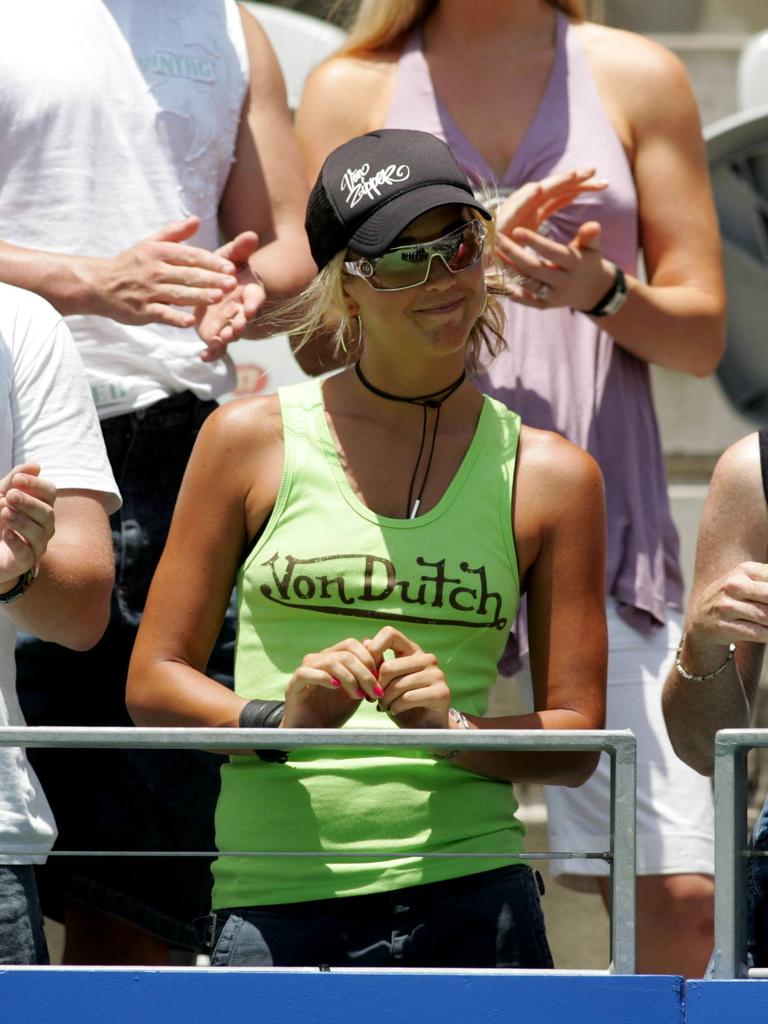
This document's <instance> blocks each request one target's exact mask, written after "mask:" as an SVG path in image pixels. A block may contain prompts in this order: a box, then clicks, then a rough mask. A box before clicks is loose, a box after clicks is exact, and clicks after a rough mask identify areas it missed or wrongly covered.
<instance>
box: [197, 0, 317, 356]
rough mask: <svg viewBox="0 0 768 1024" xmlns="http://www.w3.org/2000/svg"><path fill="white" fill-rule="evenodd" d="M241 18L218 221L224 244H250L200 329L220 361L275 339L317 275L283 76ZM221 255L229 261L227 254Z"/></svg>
mask: <svg viewBox="0 0 768 1024" xmlns="http://www.w3.org/2000/svg"><path fill="white" fill-rule="evenodd" d="M240 13H241V20H242V24H243V31H244V33H245V41H246V46H247V48H248V60H249V65H250V69H251V80H250V85H249V88H248V95H247V98H246V101H245V106H244V108H243V111H242V114H241V117H240V127H239V129H238V135H237V145H236V149H235V162H234V164H233V165H232V170H231V172H230V175H229V179H228V181H227V186H226V189H225V190H224V195H223V196H222V200H221V206H220V209H219V222H220V224H221V229H222V232H223V234H224V236H225V237H226V238H229V239H232V238H236V237H238V236H241V235H242V233H243V232H248V233H250V235H251V236H252V237H253V238H254V240H255V242H256V244H255V245H254V246H253V247H252V251H251V252H250V253H248V254H247V255H245V256H244V257H243V256H239V257H236V258H235V263H236V265H237V266H238V278H239V287H238V289H237V290H236V291H235V292H233V293H231V294H230V295H227V296H226V297H225V299H224V300H223V302H222V303H221V304H220V305H219V306H217V307H214V308H212V309H210V310H209V311H208V315H207V316H206V318H205V319H204V320H203V321H202V323H201V324H200V325H199V327H198V330H199V331H200V334H201V336H202V337H203V340H205V341H206V343H207V344H209V346H212V350H213V351H214V353H216V352H218V353H219V354H220V353H221V352H222V351H223V350H224V348H225V347H226V345H227V344H228V343H229V342H231V341H233V340H235V339H236V338H239V337H249V338H261V337H267V336H269V335H270V334H276V333H278V331H279V330H280V323H279V321H277V320H276V319H275V317H274V315H273V314H274V311H275V309H277V308H278V307H279V306H280V304H281V302H283V301H284V300H285V299H287V298H290V297H292V296H293V295H295V294H297V293H298V292H300V291H301V290H302V288H304V287H305V286H306V285H307V284H308V283H309V281H310V280H311V279H312V277H313V276H314V274H315V273H316V267H315V264H314V262H313V260H312V257H311V255H310V252H309V246H308V244H307V240H306V234H305V232H304V211H305V207H306V202H307V196H308V193H309V187H308V183H307V179H306V174H305V171H304V167H303V164H302V161H301V155H300V153H299V149H298V146H297V144H296V140H295V137H294V133H293V126H292V124H291V116H290V112H289V110H288V104H287V101H286V96H285V85H284V83H283V77H282V74H281V72H280V68H279V66H278V64H277V60H276V58H275V55H274V53H273V51H272V47H271V46H270V44H269V40H268V39H267V37H266V35H265V34H264V31H263V30H262V29H261V27H260V26H259V24H258V23H257V21H256V20H255V18H254V17H253V16H252V15H251V14H249V13H248V12H247V11H246V10H245V9H244V8H242V7H241V8H240ZM254 233H255V234H254ZM222 252H223V254H225V255H227V254H228V250H227V248H226V247H224V249H223V250H222Z"/></svg>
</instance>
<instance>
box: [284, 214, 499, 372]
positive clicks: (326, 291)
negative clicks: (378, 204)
mask: <svg viewBox="0 0 768 1024" xmlns="http://www.w3.org/2000/svg"><path fill="white" fill-rule="evenodd" d="M469 212H470V213H471V214H472V216H473V217H477V218H478V219H480V214H479V213H477V212H476V211H474V210H470V211H469ZM483 224H484V225H485V228H486V232H487V235H486V242H485V250H484V253H485V254H484V260H485V263H486V270H487V272H486V280H485V287H486V303H485V307H484V308H483V311H482V313H481V314H480V316H479V317H478V318H477V320H476V321H475V323H474V324H473V326H472V330H471V331H470V333H469V340H468V342H467V369H468V370H469V371H470V372H472V373H476V372H478V371H479V370H480V369H481V368H482V367H483V366H484V365H486V364H487V362H488V358H487V357H490V358H492V357H493V356H496V355H498V353H499V352H500V351H501V350H502V349H503V348H504V346H505V345H506V341H505V339H504V309H503V306H502V303H501V297H502V296H503V295H506V294H507V288H506V286H505V284H504V274H503V271H502V269H501V266H500V264H499V262H498V257H497V256H496V230H495V227H494V224H493V221H490V222H486V221H485V219H483ZM346 258H347V254H346V251H342V252H338V253H336V255H335V256H334V257H333V259H332V260H330V261H329V262H328V263H327V264H326V265H325V266H324V267H323V269H322V270H321V271H320V273H319V274H318V275H317V277H315V279H314V280H313V281H312V282H311V283H310V284H309V285H308V287H307V288H305V289H304V291H303V292H302V293H301V294H300V295H298V296H296V298H294V299H292V300H290V301H289V302H288V303H286V304H285V305H283V306H281V307H280V309H279V310H278V313H277V315H278V317H279V321H280V324H281V329H282V330H283V331H285V330H287V331H288V333H289V334H290V335H291V336H292V346H293V350H294V352H296V351H298V350H299V349H300V348H302V347H303V346H304V345H306V344H307V343H308V342H309V341H311V340H312V339H313V338H315V337H316V336H318V335H322V336H324V337H326V338H328V337H329V336H330V339H331V340H332V344H333V349H334V354H335V356H336V359H337V360H338V362H339V363H342V364H344V365H347V366H350V365H352V363H355V362H357V360H358V359H359V358H360V353H361V351H362V347H363V345H364V337H363V330H362V324H361V322H360V319H359V317H350V316H348V314H347V306H346V302H345V297H344V281H345V278H346V271H345V270H344V260H345V259H346ZM488 271H490V272H488Z"/></svg>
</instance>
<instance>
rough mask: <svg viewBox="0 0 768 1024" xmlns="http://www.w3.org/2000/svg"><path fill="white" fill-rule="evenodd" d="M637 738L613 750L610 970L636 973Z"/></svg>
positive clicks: (619, 742)
mask: <svg viewBox="0 0 768 1024" xmlns="http://www.w3.org/2000/svg"><path fill="white" fill-rule="evenodd" d="M635 755H636V751H635V740H634V737H631V738H627V739H623V740H616V741H615V746H614V749H613V750H612V751H611V755H610V756H611V762H612V770H611V854H612V858H611V971H612V973H613V974H634V973H635V964H636V936H635V928H636V909H635V858H636V843H635V786H636V775H637V768H636V756H635Z"/></svg>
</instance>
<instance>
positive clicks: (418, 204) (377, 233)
mask: <svg viewBox="0 0 768 1024" xmlns="http://www.w3.org/2000/svg"><path fill="white" fill-rule="evenodd" d="M439 206H466V207H469V208H470V209H472V210H477V211H478V212H479V213H480V214H482V216H483V217H485V219H486V220H491V217H492V215H491V214H490V213H489V212H488V210H486V208H485V207H484V206H483V205H482V203H479V202H478V201H477V200H476V199H475V197H474V196H473V195H472V193H471V192H467V191H466V189H463V188H459V187H458V186H457V185H425V186H423V187H422V188H415V189H412V190H411V191H410V192H404V193H401V194H400V195H398V196H396V197H395V198H394V199H391V200H390V201H389V202H388V203H384V205H383V206H380V207H379V209H378V210H376V212H375V213H373V214H372V215H371V216H370V217H368V218H367V219H366V220H365V221H364V222H363V223H362V224H361V225H360V227H359V228H358V229H357V230H356V231H355V233H354V234H353V235H352V236H351V238H350V239H349V242H348V243H347V247H348V248H349V249H353V250H354V251H355V252H356V253H359V254H360V255H361V256H380V255H381V254H382V253H383V252H384V251H385V250H386V249H388V248H389V246H390V245H391V244H392V243H393V242H394V240H395V239H396V238H397V236H398V235H399V234H400V233H401V232H402V231H403V230H404V229H405V228H406V227H407V226H408V225H409V224H410V223H411V221H414V220H416V218H417V217H420V216H421V215H422V213H426V212H427V211H428V210H434V209H435V208H436V207H439Z"/></svg>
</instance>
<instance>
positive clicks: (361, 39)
mask: <svg viewBox="0 0 768 1024" xmlns="http://www.w3.org/2000/svg"><path fill="white" fill-rule="evenodd" d="M438 2H439V0H361V2H360V6H359V7H358V9H357V12H356V14H355V15H354V17H353V19H352V21H351V23H350V26H349V35H348V36H347V38H346V40H345V42H344V43H343V44H342V46H341V49H340V50H338V52H337V56H340V55H344V54H349V53H360V52H374V51H376V50H385V49H387V48H388V47H390V46H392V45H393V44H394V43H395V42H396V41H397V40H398V39H399V38H400V37H401V36H402V35H404V34H405V33H406V32H409V31H410V30H411V29H412V28H413V26H414V25H416V24H417V23H418V22H420V21H424V19H425V18H427V17H428V16H429V15H430V14H431V13H432V11H433V10H434V9H435V7H436V6H437V4H438ZM547 3H548V4H549V5H550V6H551V7H555V8H557V9H558V10H560V11H562V12H563V13H564V14H567V15H568V17H570V18H575V19H576V20H577V21H583V20H584V19H585V18H586V16H587V9H586V8H587V4H586V0H547Z"/></svg>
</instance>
